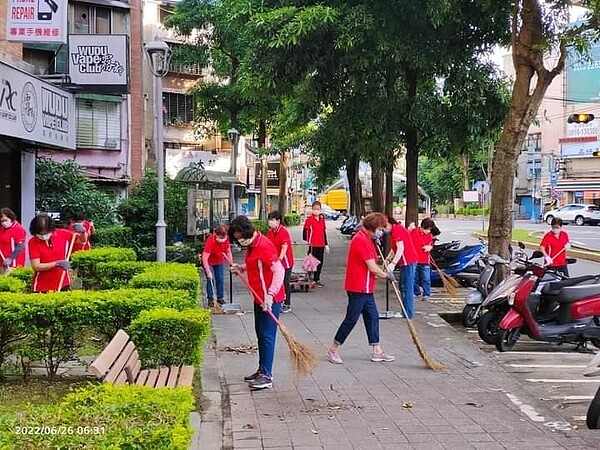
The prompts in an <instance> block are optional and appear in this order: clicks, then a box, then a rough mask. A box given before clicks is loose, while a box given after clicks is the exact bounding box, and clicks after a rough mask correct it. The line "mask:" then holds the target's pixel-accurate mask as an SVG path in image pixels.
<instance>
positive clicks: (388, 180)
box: [385, 166, 394, 217]
mask: <svg viewBox="0 0 600 450" xmlns="http://www.w3.org/2000/svg"><path fill="white" fill-rule="evenodd" d="M385 215H386V216H388V217H393V216H394V167H393V166H392V167H391V168H389V169H387V170H386V171H385Z"/></svg>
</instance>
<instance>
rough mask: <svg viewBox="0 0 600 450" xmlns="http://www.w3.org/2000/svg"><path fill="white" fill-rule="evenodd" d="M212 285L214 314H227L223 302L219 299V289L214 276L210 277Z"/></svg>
mask: <svg viewBox="0 0 600 450" xmlns="http://www.w3.org/2000/svg"><path fill="white" fill-rule="evenodd" d="M210 286H211V287H212V292H213V295H212V300H213V307H212V313H213V314H225V311H223V308H222V307H221V304H220V303H219V302H218V301H217V291H216V286H215V280H214V278H210Z"/></svg>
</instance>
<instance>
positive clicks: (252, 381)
mask: <svg viewBox="0 0 600 450" xmlns="http://www.w3.org/2000/svg"><path fill="white" fill-rule="evenodd" d="M229 238H230V239H231V240H232V241H233V240H235V241H237V243H238V244H239V245H240V246H242V247H244V248H245V249H246V257H245V260H244V264H242V265H238V264H234V265H232V266H231V270H233V271H239V272H247V274H248V282H249V284H250V287H251V288H252V298H253V300H254V329H255V331H256V338H257V340H258V370H257V371H256V372H254V373H253V374H251V375H248V376H246V377H244V380H245V381H247V382H248V385H249V386H250V389H252V390H260V389H268V388H272V387H273V361H274V359H275V339H276V337H277V324H276V323H275V321H274V320H273V318H272V317H271V316H270V315H269V314H268V311H270V312H272V313H273V314H274V315H275V317H279V312H280V310H281V303H282V302H283V298H284V296H285V293H284V290H283V278H284V275H285V270H284V268H283V265H282V264H281V261H280V260H279V255H278V254H277V250H276V249H275V245H273V243H272V242H271V241H270V240H269V239H267V238H266V237H265V236H263V235H262V234H260V233H259V232H258V231H256V230H255V229H254V226H253V225H252V223H251V222H250V220H249V219H248V218H247V217H246V216H238V217H236V218H235V219H233V220H232V221H231V224H230V226H229ZM230 261H231V260H230ZM255 294H256V295H255Z"/></svg>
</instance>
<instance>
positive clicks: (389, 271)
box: [387, 264, 396, 281]
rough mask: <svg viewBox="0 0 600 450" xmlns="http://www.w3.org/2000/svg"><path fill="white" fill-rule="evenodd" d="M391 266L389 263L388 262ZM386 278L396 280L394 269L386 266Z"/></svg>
mask: <svg viewBox="0 0 600 450" xmlns="http://www.w3.org/2000/svg"><path fill="white" fill-rule="evenodd" d="M390 266H391V264H390ZM387 279H388V280H390V281H396V275H395V274H394V269H390V268H389V266H388V269H387Z"/></svg>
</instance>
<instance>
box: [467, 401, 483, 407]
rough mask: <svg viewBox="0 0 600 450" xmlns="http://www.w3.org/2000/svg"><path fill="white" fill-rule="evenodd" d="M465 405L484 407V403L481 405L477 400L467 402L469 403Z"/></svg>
mask: <svg viewBox="0 0 600 450" xmlns="http://www.w3.org/2000/svg"><path fill="white" fill-rule="evenodd" d="M465 405H467V406H474V407H475V408H483V405H480V404H479V403H475V402H467V403H465Z"/></svg>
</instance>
